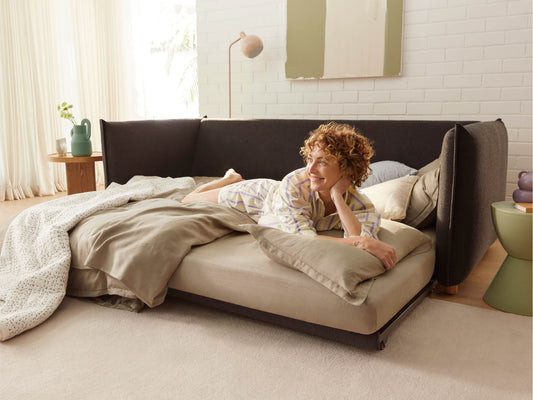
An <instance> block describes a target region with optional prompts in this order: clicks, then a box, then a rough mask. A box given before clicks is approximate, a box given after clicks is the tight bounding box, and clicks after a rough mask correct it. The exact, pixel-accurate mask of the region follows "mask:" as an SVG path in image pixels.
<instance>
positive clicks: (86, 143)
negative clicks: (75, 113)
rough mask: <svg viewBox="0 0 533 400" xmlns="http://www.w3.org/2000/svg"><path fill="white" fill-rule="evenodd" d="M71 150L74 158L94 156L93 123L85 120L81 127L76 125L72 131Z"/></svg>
mask: <svg viewBox="0 0 533 400" xmlns="http://www.w3.org/2000/svg"><path fill="white" fill-rule="evenodd" d="M70 136H71V141H70V148H71V152H72V155H73V156H74V157H88V156H90V155H91V154H93V148H92V145H91V122H90V121H89V120H88V119H83V120H82V121H81V125H74V126H73V127H72V129H71V131H70Z"/></svg>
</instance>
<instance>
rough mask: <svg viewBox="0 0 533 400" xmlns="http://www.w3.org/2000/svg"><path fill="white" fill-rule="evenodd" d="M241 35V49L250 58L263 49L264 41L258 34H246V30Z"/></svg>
mask: <svg viewBox="0 0 533 400" xmlns="http://www.w3.org/2000/svg"><path fill="white" fill-rule="evenodd" d="M240 36H241V39H242V41H241V51H242V54H244V55H245V56H246V57H248V58H254V57H255V56H257V55H259V53H261V52H262V51H263V41H262V40H261V39H260V38H259V36H256V35H246V34H245V33H244V32H241V33H240Z"/></svg>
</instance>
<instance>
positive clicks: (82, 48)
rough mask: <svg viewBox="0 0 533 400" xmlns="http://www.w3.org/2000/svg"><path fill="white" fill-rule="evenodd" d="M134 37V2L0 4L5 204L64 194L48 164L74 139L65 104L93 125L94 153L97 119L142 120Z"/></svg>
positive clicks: (0, 167)
mask: <svg viewBox="0 0 533 400" xmlns="http://www.w3.org/2000/svg"><path fill="white" fill-rule="evenodd" d="M131 38H132V27H131V2H130V1H129V0H1V1H0V201H3V200H12V199H20V198H24V197H32V196H35V195H38V196H42V195H48V194H54V193H55V192H56V191H58V190H65V187H66V181H65V174H64V166H63V165H62V164H53V163H49V162H48V160H47V154H49V153H53V152H55V140H56V139H58V138H60V137H66V138H67V140H69V139H70V137H69V136H70V133H69V132H70V128H71V127H72V125H70V124H69V123H68V122H67V121H65V120H60V118H59V113H58V111H57V105H58V104H59V103H60V102H62V101H68V102H69V103H72V104H74V109H73V113H74V115H75V116H76V118H77V120H78V121H80V120H81V119H82V118H88V119H89V120H90V121H91V124H92V138H91V140H92V144H93V150H100V149H101V144H100V130H99V119H100V118H102V119H108V120H127V119H136V118H138V117H139V110H138V100H137V98H136V90H135V84H136V75H135V70H134V68H135V67H134V65H135V63H134V53H133V51H132V49H131V42H132V40H131ZM98 164H100V166H99V168H98V169H97V180H98V183H102V182H103V179H102V168H101V163H97V165H98Z"/></svg>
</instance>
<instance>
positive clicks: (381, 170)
mask: <svg viewBox="0 0 533 400" xmlns="http://www.w3.org/2000/svg"><path fill="white" fill-rule="evenodd" d="M370 168H371V169H372V174H371V175H369V176H368V179H367V180H366V181H364V182H363V184H362V185H361V187H362V188H365V187H368V186H372V185H376V184H378V183H381V182H385V181H389V180H391V179H396V178H399V177H401V176H405V175H414V174H416V172H417V170H416V169H414V168H411V167H409V166H407V165H405V164H402V163H401V162H398V161H377V162H375V163H370Z"/></svg>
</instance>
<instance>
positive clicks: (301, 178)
mask: <svg viewBox="0 0 533 400" xmlns="http://www.w3.org/2000/svg"><path fill="white" fill-rule="evenodd" d="M283 181H285V182H290V183H301V182H305V181H309V177H308V176H307V172H306V170H305V167H303V168H298V169H295V170H294V171H292V172H289V173H288V174H287V175H285V177H284V178H283Z"/></svg>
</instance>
